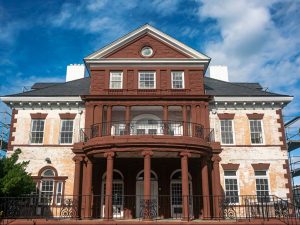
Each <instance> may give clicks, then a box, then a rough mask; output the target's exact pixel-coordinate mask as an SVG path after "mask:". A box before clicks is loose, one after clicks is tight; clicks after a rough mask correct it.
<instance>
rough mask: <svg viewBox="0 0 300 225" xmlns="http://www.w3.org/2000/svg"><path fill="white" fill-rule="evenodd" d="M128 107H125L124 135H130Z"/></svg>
mask: <svg viewBox="0 0 300 225" xmlns="http://www.w3.org/2000/svg"><path fill="white" fill-rule="evenodd" d="M130 109H131V107H130V106H126V112H125V121H126V122H125V123H126V134H127V135H130V122H131V115H130Z"/></svg>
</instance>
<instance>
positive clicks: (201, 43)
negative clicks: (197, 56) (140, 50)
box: [0, 0, 300, 116]
mask: <svg viewBox="0 0 300 225" xmlns="http://www.w3.org/2000/svg"><path fill="white" fill-rule="evenodd" d="M299 22H300V1H289V0H284V1H278V0H264V1H261V0H252V1H247V0H239V1H237V0H227V1H222V0H209V1H208V0H207V1H205V0H165V1H163V0H153V1H143V0H126V1H124V0H72V1H59V0H31V1H29V0H22V1H19V0H9V1H8V0H7V1H4V0H0V79H1V82H0V95H6V94H11V93H16V92H20V91H22V88H23V86H31V85H32V84H33V83H34V82H55V81H57V82H59V81H64V79H65V72H66V66H67V65H68V64H72V63H82V58H83V57H85V56H87V55H89V54H90V53H92V52H93V51H95V50H97V49H99V48H101V47H103V46H104V45H106V44H108V43H110V42H112V41H113V40H115V39H116V38H118V37H120V36H122V35H124V34H126V33H128V32H130V31H132V30H134V29H136V28H137V27H139V26H141V25H143V24H145V23H149V24H151V25H153V26H155V27H156V28H158V29H160V30H162V31H163V32H165V33H167V34H169V35H171V36H173V37H174V38H176V39H178V40H179V41H182V42H183V43H185V44H187V45H189V46H191V47H193V48H195V49H197V50H199V51H200V52H203V53H205V54H207V55H208V56H210V57H211V58H212V62H211V64H221V65H228V67H229V76H230V80H231V81H249V82H260V83H261V84H262V85H263V87H266V88H268V90H271V91H274V92H280V93H285V94H290V95H294V96H295V99H294V101H293V103H292V104H290V105H289V106H288V107H287V109H286V110H285V115H289V116H291V115H298V114H299V111H300V110H299V108H300V50H299V49H300V38H299V37H300V26H299V25H298V23H299ZM1 107H2V109H3V107H4V106H3V105H2V106H1Z"/></svg>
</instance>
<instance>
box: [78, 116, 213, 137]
mask: <svg viewBox="0 0 300 225" xmlns="http://www.w3.org/2000/svg"><path fill="white" fill-rule="evenodd" d="M124 135H168V136H187V137H196V138H199V139H202V140H205V141H206V142H213V141H214V130H213V129H210V128H204V126H203V125H201V124H197V123H192V122H183V121H173V120H144V121H140V120H139V121H134V120H131V121H125V120H124V121H111V122H103V123H96V124H93V125H91V127H90V128H84V129H81V131H80V140H81V142H86V141H88V140H90V139H92V138H96V137H105V136H124Z"/></svg>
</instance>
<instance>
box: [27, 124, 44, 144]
mask: <svg viewBox="0 0 300 225" xmlns="http://www.w3.org/2000/svg"><path fill="white" fill-rule="evenodd" d="M37 120H41V121H44V126H43V140H42V142H41V143H35V142H32V132H33V131H32V128H33V122H34V121H37ZM45 124H46V120H45V119H32V120H31V127H30V137H29V143H30V144H34V145H42V144H43V143H44V138H45ZM34 132H37V131H34Z"/></svg>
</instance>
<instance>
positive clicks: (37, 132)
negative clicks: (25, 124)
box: [30, 120, 45, 144]
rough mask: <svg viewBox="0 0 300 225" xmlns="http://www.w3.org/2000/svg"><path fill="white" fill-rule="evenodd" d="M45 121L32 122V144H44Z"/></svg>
mask: <svg viewBox="0 0 300 225" xmlns="http://www.w3.org/2000/svg"><path fill="white" fill-rule="evenodd" d="M44 124H45V120H32V123H31V139H30V141H31V143H37V144H40V143H43V138H44Z"/></svg>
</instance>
